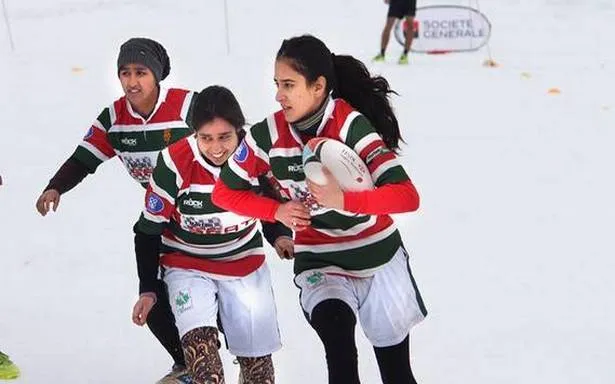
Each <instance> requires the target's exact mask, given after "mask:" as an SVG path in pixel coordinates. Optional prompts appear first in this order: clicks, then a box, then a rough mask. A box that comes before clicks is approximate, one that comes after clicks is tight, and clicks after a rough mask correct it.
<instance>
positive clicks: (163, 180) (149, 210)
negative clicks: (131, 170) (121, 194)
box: [137, 149, 179, 235]
mask: <svg viewBox="0 0 615 384" xmlns="http://www.w3.org/2000/svg"><path fill="white" fill-rule="evenodd" d="M178 192H179V185H178V175H177V170H176V168H175V165H174V164H173V161H172V159H171V156H170V154H169V151H168V149H165V150H163V151H161V152H160V154H159V155H158V160H157V162H156V167H155V168H154V171H153V173H152V177H151V178H150V182H149V185H148V187H147V191H146V192H145V206H144V208H143V212H142V213H141V217H140V218H139V222H138V223H137V229H138V230H139V231H140V232H142V233H144V234H147V235H159V234H162V232H163V230H164V228H165V226H166V225H167V223H168V222H169V221H170V220H171V216H172V215H173V212H175V199H176V197H177V194H178Z"/></svg>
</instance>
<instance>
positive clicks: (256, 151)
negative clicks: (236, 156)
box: [245, 132, 269, 164]
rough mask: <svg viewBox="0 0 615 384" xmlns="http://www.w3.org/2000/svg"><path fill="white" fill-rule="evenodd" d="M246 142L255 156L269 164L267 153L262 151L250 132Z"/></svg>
mask: <svg viewBox="0 0 615 384" xmlns="http://www.w3.org/2000/svg"><path fill="white" fill-rule="evenodd" d="M245 140H246V143H247V144H248V146H249V147H250V149H252V151H253V152H254V154H255V155H256V156H257V157H259V158H260V159H261V160H263V161H264V162H265V163H267V164H269V156H268V155H267V154H266V153H265V151H263V150H262V149H261V147H259V146H258V145H257V144H256V141H255V140H254V137H252V133H251V132H248V134H247V135H246V138H245Z"/></svg>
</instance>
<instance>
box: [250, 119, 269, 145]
mask: <svg viewBox="0 0 615 384" xmlns="http://www.w3.org/2000/svg"><path fill="white" fill-rule="evenodd" d="M250 134H251V135H252V137H253V138H254V141H256V145H257V146H258V147H259V148H260V149H262V150H263V151H265V153H268V152H269V150H270V149H271V147H272V146H273V143H272V142H271V135H270V134H269V125H268V124H267V120H263V121H261V122H260V123H256V124H254V125H253V126H252V128H250Z"/></svg>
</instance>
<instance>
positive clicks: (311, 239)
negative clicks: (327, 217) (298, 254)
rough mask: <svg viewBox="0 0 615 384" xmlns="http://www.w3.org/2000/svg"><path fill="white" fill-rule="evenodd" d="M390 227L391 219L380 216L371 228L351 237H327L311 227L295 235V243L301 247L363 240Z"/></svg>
mask: <svg viewBox="0 0 615 384" xmlns="http://www.w3.org/2000/svg"><path fill="white" fill-rule="evenodd" d="M391 225H393V219H391V217H389V216H386V215H381V216H378V217H377V218H376V223H375V224H374V225H373V226H371V227H369V228H367V229H366V230H364V231H362V232H359V233H358V234H356V235H352V236H328V235H326V234H324V233H322V232H318V231H316V230H314V229H313V228H311V227H308V228H307V229H305V230H303V231H299V232H296V233H295V242H296V243H297V244H301V245H319V244H336V243H344V242H347V241H353V240H360V239H364V238H365V237H368V236H371V235H373V234H376V233H378V232H381V231H383V230H384V229H386V228H388V227H389V226H391Z"/></svg>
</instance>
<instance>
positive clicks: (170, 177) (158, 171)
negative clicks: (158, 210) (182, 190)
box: [152, 152, 179, 196]
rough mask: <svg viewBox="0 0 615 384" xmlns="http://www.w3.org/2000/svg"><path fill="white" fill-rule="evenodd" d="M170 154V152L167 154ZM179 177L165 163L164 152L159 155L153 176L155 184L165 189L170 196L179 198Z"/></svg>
mask: <svg viewBox="0 0 615 384" xmlns="http://www.w3.org/2000/svg"><path fill="white" fill-rule="evenodd" d="M167 153H168V152H167ZM176 178H177V175H176V174H175V172H173V171H172V170H171V169H170V168H169V167H168V165H167V163H166V162H165V161H164V157H163V156H162V152H161V153H159V154H158V160H157V161H156V167H155V168H154V173H153V174H152V179H153V180H154V183H155V184H156V185H157V186H158V187H160V188H161V189H163V190H164V191H165V192H166V193H168V194H169V195H170V196H177V193H178V192H179V188H178V187H177V179H176Z"/></svg>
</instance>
